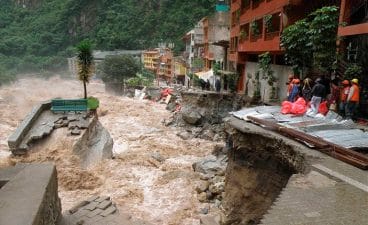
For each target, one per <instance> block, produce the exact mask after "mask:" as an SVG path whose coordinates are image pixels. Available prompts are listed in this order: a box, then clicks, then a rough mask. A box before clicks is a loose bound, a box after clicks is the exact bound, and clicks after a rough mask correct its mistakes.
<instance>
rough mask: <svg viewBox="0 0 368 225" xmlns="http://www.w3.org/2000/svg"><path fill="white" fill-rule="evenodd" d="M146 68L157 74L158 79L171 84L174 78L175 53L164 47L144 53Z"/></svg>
mask: <svg viewBox="0 0 368 225" xmlns="http://www.w3.org/2000/svg"><path fill="white" fill-rule="evenodd" d="M143 64H144V68H146V69H148V70H150V71H152V72H153V73H155V74H156V78H157V79H163V80H165V81H166V82H171V80H172V77H173V65H174V64H173V53H172V51H171V49H170V48H167V47H162V48H155V49H151V50H147V51H144V52H143Z"/></svg>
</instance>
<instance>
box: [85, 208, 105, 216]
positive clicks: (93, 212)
mask: <svg viewBox="0 0 368 225" xmlns="http://www.w3.org/2000/svg"><path fill="white" fill-rule="evenodd" d="M102 212H103V210H102V209H95V210H93V211H92V212H90V213H88V214H87V217H89V218H92V217H94V216H96V215H98V214H100V213H102Z"/></svg>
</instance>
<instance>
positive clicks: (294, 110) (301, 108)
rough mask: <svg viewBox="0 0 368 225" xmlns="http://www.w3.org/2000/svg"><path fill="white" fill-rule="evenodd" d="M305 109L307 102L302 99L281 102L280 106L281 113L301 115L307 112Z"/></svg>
mask: <svg viewBox="0 0 368 225" xmlns="http://www.w3.org/2000/svg"><path fill="white" fill-rule="evenodd" d="M307 108H308V107H307V102H306V101H305V100H304V98H298V99H297V100H296V101H295V102H289V101H283V102H282V105H281V113H282V114H290V113H291V114H295V115H303V114H304V113H306V112H307Z"/></svg>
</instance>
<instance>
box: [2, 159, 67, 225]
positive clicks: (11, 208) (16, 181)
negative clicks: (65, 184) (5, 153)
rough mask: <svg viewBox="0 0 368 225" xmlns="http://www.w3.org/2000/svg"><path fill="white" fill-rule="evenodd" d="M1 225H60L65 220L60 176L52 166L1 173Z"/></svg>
mask: <svg viewBox="0 0 368 225" xmlns="http://www.w3.org/2000/svg"><path fill="white" fill-rule="evenodd" d="M4 179H6V180H7V182H6V184H5V185H4V186H3V187H2V188H1V189H0V224H4V225H5V224H6V225H20V224H21V225H56V224H58V222H59V220H60V218H61V203H60V199H59V197H58V183H57V172H56V169H55V166H54V165H52V164H50V163H42V164H23V165H22V166H18V167H16V168H8V169H5V170H4V169H3V170H0V180H4Z"/></svg>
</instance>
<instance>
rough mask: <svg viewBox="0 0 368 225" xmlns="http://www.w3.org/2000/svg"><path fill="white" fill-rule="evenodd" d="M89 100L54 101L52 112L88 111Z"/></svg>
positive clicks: (52, 102)
mask: <svg viewBox="0 0 368 225" xmlns="http://www.w3.org/2000/svg"><path fill="white" fill-rule="evenodd" d="M87 109H88V107H87V99H52V100H51V111H52V112H70V111H74V112H79V111H87Z"/></svg>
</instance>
